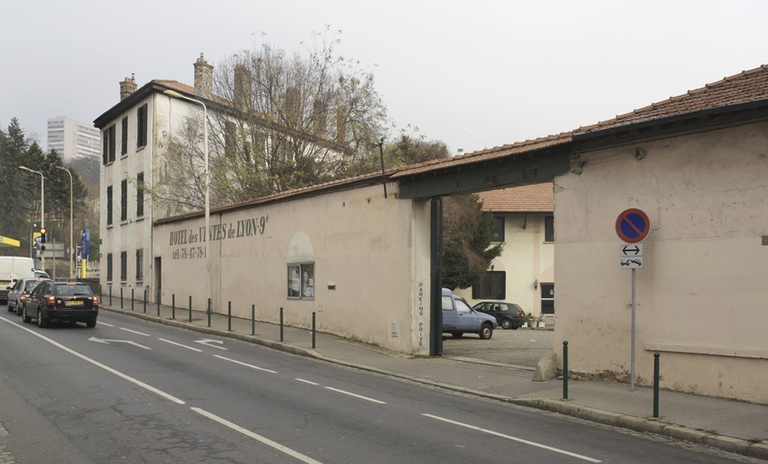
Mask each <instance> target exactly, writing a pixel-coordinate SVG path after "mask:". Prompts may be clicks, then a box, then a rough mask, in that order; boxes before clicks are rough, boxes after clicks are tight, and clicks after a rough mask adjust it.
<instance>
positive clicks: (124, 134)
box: [120, 116, 128, 155]
mask: <svg viewBox="0 0 768 464" xmlns="http://www.w3.org/2000/svg"><path fill="white" fill-rule="evenodd" d="M121 129H122V130H121V132H120V155H127V154H128V116H126V117H124V118H123V124H122V128H121Z"/></svg>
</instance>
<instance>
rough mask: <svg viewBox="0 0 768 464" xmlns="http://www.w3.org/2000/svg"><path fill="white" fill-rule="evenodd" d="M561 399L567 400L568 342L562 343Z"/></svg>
mask: <svg viewBox="0 0 768 464" xmlns="http://www.w3.org/2000/svg"><path fill="white" fill-rule="evenodd" d="M563 399H564V400H567V399H568V342H567V341H564V342H563Z"/></svg>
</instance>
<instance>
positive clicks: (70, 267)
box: [54, 166, 75, 278]
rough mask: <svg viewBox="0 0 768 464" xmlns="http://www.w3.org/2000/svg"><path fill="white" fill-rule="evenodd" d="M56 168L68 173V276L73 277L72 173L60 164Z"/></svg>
mask: <svg viewBox="0 0 768 464" xmlns="http://www.w3.org/2000/svg"><path fill="white" fill-rule="evenodd" d="M54 167H55V168H56V169H61V170H62V171H67V174H69V277H70V278H72V277H74V275H75V274H74V273H73V271H72V269H73V266H72V263H73V262H74V260H75V248H74V247H75V245H74V242H72V204H73V203H72V196H73V195H72V173H71V172H69V169H67V168H62V167H61V166H54Z"/></svg>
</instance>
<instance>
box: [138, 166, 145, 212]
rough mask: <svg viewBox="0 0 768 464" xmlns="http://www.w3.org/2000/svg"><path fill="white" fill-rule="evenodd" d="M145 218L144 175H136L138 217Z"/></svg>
mask: <svg viewBox="0 0 768 464" xmlns="http://www.w3.org/2000/svg"><path fill="white" fill-rule="evenodd" d="M142 216H144V173H143V172H140V173H138V174H136V217H142Z"/></svg>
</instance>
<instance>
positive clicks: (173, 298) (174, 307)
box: [171, 293, 176, 320]
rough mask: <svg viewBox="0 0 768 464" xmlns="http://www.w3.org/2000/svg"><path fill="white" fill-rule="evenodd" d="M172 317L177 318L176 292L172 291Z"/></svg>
mask: <svg viewBox="0 0 768 464" xmlns="http://www.w3.org/2000/svg"><path fill="white" fill-rule="evenodd" d="M171 319H172V320H173V319H176V294H175V293H171Z"/></svg>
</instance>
